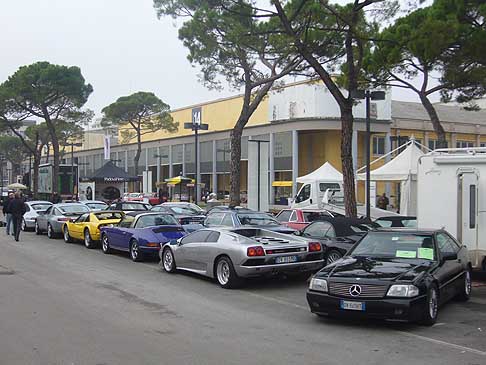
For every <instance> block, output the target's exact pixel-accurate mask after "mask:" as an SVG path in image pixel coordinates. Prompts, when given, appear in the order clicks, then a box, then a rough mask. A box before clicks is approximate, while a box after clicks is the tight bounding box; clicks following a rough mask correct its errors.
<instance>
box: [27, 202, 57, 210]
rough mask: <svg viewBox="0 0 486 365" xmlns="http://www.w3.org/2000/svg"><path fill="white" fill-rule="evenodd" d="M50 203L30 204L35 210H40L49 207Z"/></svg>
mask: <svg viewBox="0 0 486 365" xmlns="http://www.w3.org/2000/svg"><path fill="white" fill-rule="evenodd" d="M51 205H52V204H47V203H46V204H32V205H31V207H32V209H34V210H35V211H40V210H47V209H49V208H50V207H51Z"/></svg>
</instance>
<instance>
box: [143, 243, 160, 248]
mask: <svg viewBox="0 0 486 365" xmlns="http://www.w3.org/2000/svg"><path fill="white" fill-rule="evenodd" d="M146 246H147V247H160V243H158V242H147V244H146Z"/></svg>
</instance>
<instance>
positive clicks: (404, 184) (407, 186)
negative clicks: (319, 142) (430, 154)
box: [357, 138, 424, 215]
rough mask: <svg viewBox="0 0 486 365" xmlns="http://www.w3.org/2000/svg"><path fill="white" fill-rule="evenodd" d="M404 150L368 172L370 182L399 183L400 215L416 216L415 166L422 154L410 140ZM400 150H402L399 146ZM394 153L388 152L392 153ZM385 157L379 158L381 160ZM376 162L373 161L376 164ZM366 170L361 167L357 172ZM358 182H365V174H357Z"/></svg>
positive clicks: (417, 145)
mask: <svg viewBox="0 0 486 365" xmlns="http://www.w3.org/2000/svg"><path fill="white" fill-rule="evenodd" d="M405 146H406V147H405V149H404V150H403V151H402V152H401V153H400V154H398V155H397V156H396V157H395V158H393V159H392V160H390V161H389V162H387V163H386V164H384V165H383V166H381V167H379V168H377V169H375V170H373V171H371V172H370V179H371V181H396V182H401V189H400V194H401V196H400V214H403V215H416V214H417V187H416V185H417V165H418V160H419V159H420V156H423V155H424V153H423V152H422V150H421V149H420V148H419V146H420V145H419V144H418V143H417V142H416V141H415V140H414V139H413V138H412V139H410V141H409V142H408V143H407V144H406V145H405ZM400 148H403V146H401V147H400ZM393 152H394V151H392V152H390V154H391V153H393ZM384 157H386V155H385V156H383V157H381V158H380V160H381V159H383V158H384ZM376 161H377V160H375V161H373V162H376ZM365 169H366V166H365V167H362V168H361V169H359V170H358V171H363V170H365ZM357 179H358V180H366V172H362V173H359V174H357Z"/></svg>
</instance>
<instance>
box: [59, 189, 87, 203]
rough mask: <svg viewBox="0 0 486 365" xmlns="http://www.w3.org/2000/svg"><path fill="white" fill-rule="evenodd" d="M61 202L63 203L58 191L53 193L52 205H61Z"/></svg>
mask: <svg viewBox="0 0 486 365" xmlns="http://www.w3.org/2000/svg"><path fill="white" fill-rule="evenodd" d="M88 200H89V199H88ZM61 202H62V200H61V197H60V196H59V194H58V193H57V191H55V192H53V193H52V197H51V203H52V204H58V203H61Z"/></svg>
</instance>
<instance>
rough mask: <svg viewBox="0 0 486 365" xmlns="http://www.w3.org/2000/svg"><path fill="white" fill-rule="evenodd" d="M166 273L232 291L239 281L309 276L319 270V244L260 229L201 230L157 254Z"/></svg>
mask: <svg viewBox="0 0 486 365" xmlns="http://www.w3.org/2000/svg"><path fill="white" fill-rule="evenodd" d="M159 255H160V265H161V266H162V267H163V269H164V270H165V271H167V272H170V273H171V272H175V271H176V270H178V269H180V270H187V271H192V272H195V273H198V274H201V275H204V276H209V277H210V278H215V279H216V280H217V281H218V283H219V284H220V285H221V286H222V287H223V288H234V287H237V286H238V285H239V284H240V283H241V279H242V278H248V277H258V276H265V275H271V274H278V273H303V274H310V273H311V272H313V271H317V270H318V269H320V268H322V266H323V262H324V260H323V251H322V247H321V244H320V243H319V242H313V241H309V240H308V239H306V238H302V237H298V236H294V235H287V234H283V233H278V232H272V231H269V230H265V229H261V228H236V229H225V228H205V229H201V230H199V231H196V232H193V233H191V234H189V235H187V236H185V237H182V238H180V239H178V240H177V241H171V242H169V243H167V244H165V245H164V246H163V247H162V249H161V250H160V251H159Z"/></svg>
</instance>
